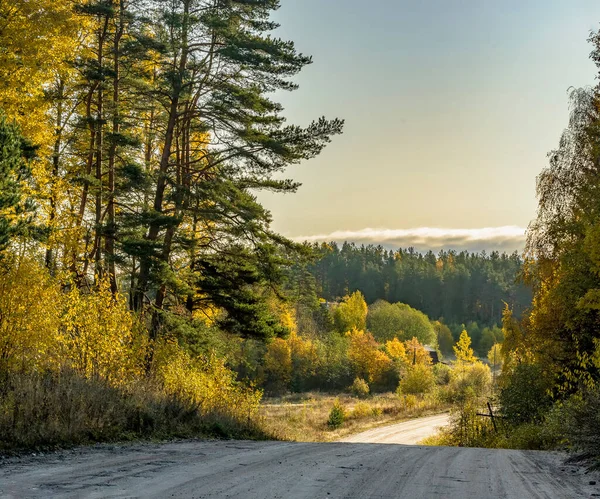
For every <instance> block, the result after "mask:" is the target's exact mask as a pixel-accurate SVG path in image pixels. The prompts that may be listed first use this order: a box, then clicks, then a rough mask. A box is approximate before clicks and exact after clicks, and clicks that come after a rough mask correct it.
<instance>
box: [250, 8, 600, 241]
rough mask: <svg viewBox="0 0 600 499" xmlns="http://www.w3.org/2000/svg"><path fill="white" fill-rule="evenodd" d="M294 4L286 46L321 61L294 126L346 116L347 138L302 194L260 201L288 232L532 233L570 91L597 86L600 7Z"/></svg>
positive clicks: (311, 169)
mask: <svg viewBox="0 0 600 499" xmlns="http://www.w3.org/2000/svg"><path fill="white" fill-rule="evenodd" d="M281 3H282V8H281V9H280V11H279V12H278V13H277V15H276V19H277V20H278V21H279V22H280V23H281V25H282V27H281V29H280V30H279V32H278V35H280V36H281V37H283V38H287V39H291V40H294V41H295V42H296V45H297V48H298V49H299V50H300V51H301V52H304V53H307V54H311V55H313V57H314V61H315V62H314V64H313V65H311V66H309V67H307V68H306V69H305V70H304V71H303V72H302V74H301V75H300V76H299V77H298V78H297V81H298V82H299V83H300V85H301V88H300V90H299V91H297V92H293V93H291V94H286V95H284V96H283V102H284V105H285V106H286V109H287V111H286V114H287V116H288V117H289V118H290V121H292V122H295V123H298V124H307V123H308V122H309V121H310V120H311V119H312V118H317V117H319V116H321V115H325V116H328V117H341V118H345V119H346V129H345V133H344V135H343V136H342V137H337V138H335V139H334V142H333V143H332V144H331V145H329V146H328V148H327V149H326V150H325V152H324V153H323V154H322V155H321V156H320V157H319V158H317V159H315V160H313V161H310V162H307V163H304V164H302V165H300V166H298V167H293V168H292V169H290V170H289V171H288V173H289V176H291V177H292V178H294V179H296V180H298V181H300V182H302V183H303V186H302V187H301V188H300V190H299V192H298V193H297V194H292V195H286V196H281V195H272V194H261V195H260V199H261V200H262V201H263V202H264V203H265V205H266V206H267V207H268V208H269V209H270V210H271V211H272V213H273V216H274V224H273V225H274V228H275V229H276V230H278V231H279V232H281V233H283V234H285V235H287V236H290V237H298V236H315V235H329V234H331V233H333V232H335V231H350V236H349V237H350V238H352V232H353V231H360V230H362V229H365V228H387V229H393V230H397V229H415V228H420V227H437V228H451V229H479V228H483V227H502V226H513V227H514V226H516V227H526V226H527V224H528V222H529V221H530V220H531V218H532V217H533V216H534V214H535V206H536V200H535V177H536V175H537V174H538V173H539V172H540V170H541V168H543V167H544V165H545V164H546V153H547V152H548V151H549V150H550V149H552V148H554V147H555V146H556V144H557V142H558V139H559V136H560V133H561V131H562V130H563V128H564V126H565V125H566V123H567V117H568V102H567V91H568V89H569V87H571V86H582V85H592V84H595V82H596V69H595V67H594V65H593V63H592V62H591V61H590V60H589V58H588V55H589V52H590V51H591V46H590V45H589V44H588V43H587V38H588V36H589V33H590V30H592V29H596V28H597V27H598V26H600V2H598V1H592V0H562V1H559V0H522V1H514V0H502V1H499V0H496V1H491V0H462V1H460V0H435V1H434V0H410V1H407V0H371V1H368V2H365V1H358V0H282V2H281ZM508 232H510V233H511V234H514V229H510V230H508ZM403 233H404V232H403ZM363 235H364V232H363ZM363 235H357V236H356V237H355V239H357V240H359V241H360V242H362V240H363V239H361V238H363ZM371 239H372V240H375V242H378V241H376V240H377V239H378V236H377V233H376V232H375V233H371V232H370V233H369V236H368V238H367V239H365V240H367V241H368V240H371ZM398 243H399V244H404V243H410V241H405V240H404V239H399V240H398ZM517 245H518V243H517ZM491 246H493V244H492V245H491Z"/></svg>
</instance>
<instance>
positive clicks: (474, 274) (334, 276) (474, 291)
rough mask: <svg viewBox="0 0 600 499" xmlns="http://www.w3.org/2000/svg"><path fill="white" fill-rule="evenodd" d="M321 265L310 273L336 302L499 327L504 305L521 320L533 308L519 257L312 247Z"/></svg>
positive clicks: (331, 245)
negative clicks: (360, 298)
mask: <svg viewBox="0 0 600 499" xmlns="http://www.w3.org/2000/svg"><path fill="white" fill-rule="evenodd" d="M312 249H313V250H314V254H315V255H316V259H315V260H314V261H313V262H312V263H310V264H309V265H308V267H307V270H308V271H309V272H310V273H311V274H312V275H313V276H314V278H315V281H316V292H317V294H318V295H319V296H321V297H323V298H324V299H326V300H327V301H336V300H338V299H339V298H342V297H344V296H345V295H349V294H351V293H352V292H354V291H356V290H359V291H361V292H362V293H363V294H364V296H365V299H366V301H367V303H369V304H371V303H373V302H375V301H377V300H380V299H381V300H386V301H388V302H390V303H395V302H402V303H406V304H408V305H410V306H411V307H414V308H416V309H418V310H421V311H423V312H425V313H426V314H427V315H428V316H429V317H430V318H431V319H432V320H437V319H443V321H444V322H445V323H446V324H460V323H465V324H466V323H467V322H469V321H476V322H477V323H479V324H480V325H493V324H499V323H500V322H501V319H502V310H503V308H504V302H506V303H508V305H509V306H510V307H511V308H512V309H513V311H514V313H515V315H517V316H519V315H520V314H521V312H522V311H523V310H525V309H526V308H528V307H529V306H530V304H531V292H530V290H529V289H528V288H527V287H526V286H525V285H524V284H523V283H521V282H520V281H519V274H520V272H521V269H522V266H523V261H522V259H521V258H520V256H519V255H518V253H517V252H515V253H512V254H507V253H499V252H497V251H493V252H491V253H490V254H487V253H486V252H485V251H483V252H481V253H470V252H467V251H461V252H460V253H458V252H455V251H440V252H439V253H438V254H437V255H436V254H434V253H433V252H432V251H429V252H427V253H420V252H418V251H416V250H414V249H413V248H408V249H398V250H396V251H393V250H389V251H388V250H386V249H385V248H383V247H382V246H373V245H369V246H364V245H362V246H356V245H355V244H354V243H348V242H345V243H344V244H343V245H342V246H341V247H340V246H338V245H337V244H336V243H323V244H317V243H315V244H314V245H312Z"/></svg>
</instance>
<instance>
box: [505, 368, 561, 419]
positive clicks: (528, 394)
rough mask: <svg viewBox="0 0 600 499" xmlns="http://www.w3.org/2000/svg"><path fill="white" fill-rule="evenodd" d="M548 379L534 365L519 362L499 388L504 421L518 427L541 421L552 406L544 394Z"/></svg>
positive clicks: (546, 392)
mask: <svg viewBox="0 0 600 499" xmlns="http://www.w3.org/2000/svg"><path fill="white" fill-rule="evenodd" d="M549 387H550V383H549V380H547V379H546V378H545V376H544V372H543V370H542V368H541V367H540V366H538V365H536V364H519V365H517V366H516V367H515V368H514V370H513V371H512V372H511V373H510V375H509V376H508V377H507V378H506V380H505V382H504V384H503V386H502V388H501V389H500V396H499V401H500V406H501V409H502V414H503V416H504V417H505V418H506V420H507V421H508V422H509V423H510V424H512V425H514V426H518V425H521V424H523V423H541V422H542V420H543V417H544V414H545V413H546V412H547V411H548V410H549V409H550V407H551V405H552V398H551V396H550V395H549V393H548V389H549Z"/></svg>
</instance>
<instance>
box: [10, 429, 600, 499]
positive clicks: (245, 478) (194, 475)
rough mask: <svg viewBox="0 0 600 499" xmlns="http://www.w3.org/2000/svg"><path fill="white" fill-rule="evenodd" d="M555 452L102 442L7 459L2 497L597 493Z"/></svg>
mask: <svg viewBox="0 0 600 499" xmlns="http://www.w3.org/2000/svg"><path fill="white" fill-rule="evenodd" d="M563 458H564V456H562V455H560V454H554V453H548V452H521V451H511V450H487V449H464V448H451V447H419V446H404V445H382V444H360V443H343V442H336V443H290V442H248V441H229V442H224V441H217V442H215V441H210V442H181V443H168V444H160V445H151V444H135V445H128V446H97V447H94V448H91V449H78V450H75V451H65V452H62V453H59V454H51V455H47V456H37V457H33V458H31V457H30V458H21V459H9V460H5V461H4V462H3V464H0V497H6V498H19V499H21V498H28V497H35V498H37V497H44V498H47V497H65V498H99V497H144V498H146V497H148V498H166V497H175V498H177V497H186V498H188V497H190V498H226V497H227V498H240V499H242V498H243V499H267V498H273V499H275V498H281V499H284V498H285V499H300V498H301V499H304V498H309V499H313V498H323V499H329V498H347V499H358V498H361V499H382V498H407V499H419V498H423V499H425V498H426V499H430V498H435V497H440V498H446V499H469V498H473V499H475V498H476V499H484V498H485V499H495V498H501V499H508V498H510V499H513V498H514V499H527V498H545V499H548V498H557V499H569V498H590V497H593V496H594V495H598V494H600V488H599V487H598V486H597V485H592V478H593V477H592V476H591V475H584V474H583V473H582V472H581V470H580V469H579V468H576V467H571V466H565V465H563V464H562V459H563Z"/></svg>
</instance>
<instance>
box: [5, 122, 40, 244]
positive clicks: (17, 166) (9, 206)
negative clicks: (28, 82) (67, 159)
mask: <svg viewBox="0 0 600 499" xmlns="http://www.w3.org/2000/svg"><path fill="white" fill-rule="evenodd" d="M33 153H34V150H33V149H32V147H31V146H30V145H29V144H28V143H27V142H26V140H25V138H24V137H23V136H22V135H21V132H20V129H19V127H18V126H17V125H16V124H14V123H13V124H10V123H8V121H7V119H6V116H5V115H4V114H3V113H2V112H0V252H2V251H4V250H5V249H6V248H7V246H8V245H9V244H10V242H11V239H12V237H14V236H15V235H16V234H18V233H19V232H20V231H22V230H23V229H24V228H25V227H26V226H27V225H28V224H29V223H30V222H31V218H30V217H29V216H28V212H30V211H31V210H32V209H33V205H32V204H31V202H30V201H29V200H25V199H23V190H22V182H23V181H24V179H25V178H26V177H27V176H28V175H29V173H30V172H29V168H28V165H27V162H26V159H27V158H29V159H31V157H32V156H33Z"/></svg>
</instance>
